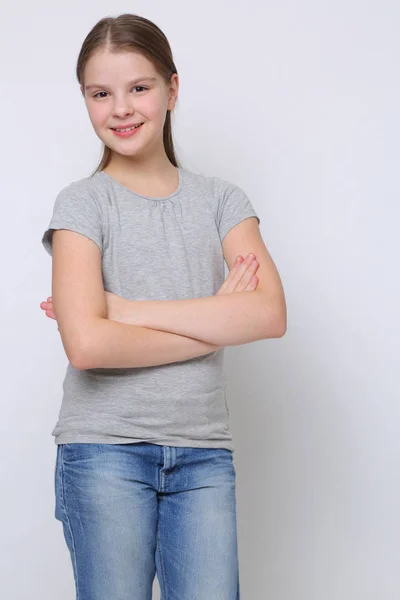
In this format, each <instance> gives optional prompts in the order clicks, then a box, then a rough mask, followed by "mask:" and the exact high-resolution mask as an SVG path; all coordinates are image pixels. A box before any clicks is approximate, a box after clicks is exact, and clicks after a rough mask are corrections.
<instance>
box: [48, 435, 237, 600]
mask: <svg viewBox="0 0 400 600" xmlns="http://www.w3.org/2000/svg"><path fill="white" fill-rule="evenodd" d="M235 485H236V472H235V467H234V464H233V456H232V451H231V450H228V449H224V448H191V447H190V448H189V447H176V446H162V445H158V444H151V443H147V442H139V443H134V444H92V443H79V444H78V443H74V444H61V445H58V446H57V461H56V468H55V492H56V506H55V517H56V519H58V520H60V521H61V522H62V524H63V530H64V536H65V540H66V543H67V546H68V549H69V551H70V554H71V560H72V566H73V571H74V579H75V586H76V598H77V600H151V597H152V586H153V581H154V577H155V574H156V573H157V579H158V582H159V586H160V590H161V599H162V600H239V598H240V595H239V569H238V548H237V527H236V491H235Z"/></svg>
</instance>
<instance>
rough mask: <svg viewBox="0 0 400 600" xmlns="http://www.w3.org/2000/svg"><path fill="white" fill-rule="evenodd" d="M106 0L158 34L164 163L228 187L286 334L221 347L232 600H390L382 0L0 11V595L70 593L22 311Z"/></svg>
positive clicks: (53, 336)
mask: <svg viewBox="0 0 400 600" xmlns="http://www.w3.org/2000/svg"><path fill="white" fill-rule="evenodd" d="M124 12H135V13H137V14H139V15H142V16H145V17H147V18H149V19H151V20H153V21H155V23H156V24H157V25H159V26H160V27H161V29H162V30H163V31H164V32H165V34H166V35H167V37H168V38H169V40H170V43H171V46H172V50H173V54H174V59H175V62H176V65H177V69H178V73H179V75H180V94H179V101H178V104H177V108H176V113H175V116H174V117H173V124H174V132H175V134H174V135H175V142H176V150H177V154H178V157H179V159H180V160H181V161H182V163H183V166H184V167H186V168H188V169H191V170H193V171H196V172H199V173H202V174H205V175H217V176H219V177H223V178H225V179H227V180H229V181H232V182H234V183H236V184H237V185H239V186H241V187H242V188H243V189H244V190H245V191H246V193H247V194H248V196H249V197H250V199H251V201H252V203H253V204H254V207H255V209H256V211H257V212H258V214H259V216H260V218H261V224H260V228H261V232H262V235H263V238H264V240H265V243H266V245H267V247H268V249H269V251H270V252H271V255H272V257H273V259H274V261H275V262H276V264H277V267H278V270H279V273H280V275H281V278H282V282H283V285H284V289H285V293H286V300H287V306H288V330H287V333H286V335H285V336H284V337H283V338H280V339H272V340H262V341H259V342H256V343H252V344H248V345H243V346H236V347H229V348H227V349H226V351H225V368H226V372H227V375H228V380H229V383H228V401H229V407H230V418H231V428H232V432H233V436H234V443H235V448H236V449H235V453H234V460H235V465H236V470H237V503H238V531H239V560H240V579H241V593H242V598H243V600H269V599H271V600H398V598H399V597H400V570H399V568H398V567H399V553H400V547H399V544H400V527H399V523H400V517H399V506H400V486H399V462H400V461H399V457H400V436H399V420H400V402H399V400H400V387H399V379H398V373H397V372H396V367H397V368H398V366H399V350H400V345H399V338H400V335H399V334H400V327H399V316H398V307H399V302H400V297H399V296H400V294H399V258H400V252H399V250H400V248H399V233H398V228H399V217H400V212H399V191H400V186H399V160H400V151H399V138H400V119H399V106H400V87H399V79H398V74H399V57H400V53H399V50H400V43H399V39H400V38H399V18H400V9H399V5H398V3H397V2H395V0H392V1H390V0H381V1H380V2H378V0H375V1H374V0H371V1H370V2H365V1H364V2H362V1H361V0H335V1H333V0H331V1H322V2H321V1H319V0H303V2H296V1H295V0H287V1H285V2H281V1H278V0H276V1H275V2H272V1H269V2H268V1H267V2H261V0H253V1H249V0H247V1H246V2H244V1H242V2H228V1H226V2H224V1H222V0H212V1H210V0H203V2H202V3H192V2H187V1H183V0H181V1H177V0H170V1H169V2H161V1H160V2H151V1H149V0H146V1H136V2H134V3H132V2H122V1H119V2H118V1H114V2H104V1H100V0H98V1H96V2H85V3H83V4H82V3H81V2H77V1H76V0H74V1H70V2H69V3H67V4H66V3H64V2H50V1H47V2H44V1H39V2H34V3H32V4H28V3H27V2H26V3H25V4H24V5H23V4H21V3H8V4H7V5H5V6H4V7H3V11H2V13H3V14H2V21H1V30H2V31H1V36H0V40H1V41H0V44H1V48H0V49H1V56H2V69H1V70H2V94H1V96H0V103H1V126H2V144H1V146H2V147H1V154H2V157H1V164H2V173H1V191H2V194H1V196H2V206H3V225H2V235H1V242H0V243H1V256H2V286H1V304H2V306H1V313H2V327H1V331H2V340H3V343H2V353H3V356H2V367H3V391H2V393H1V398H2V415H3V417H2V419H1V430H0V434H1V440H2V450H1V452H2V460H1V474H0V475H1V490H2V492H1V537H2V544H1V549H0V564H1V571H2V572H1V574H0V575H1V577H0V581H1V594H2V597H4V598H7V600H32V599H33V600H39V599H40V600H54V599H55V598H56V599H57V600H71V599H72V598H73V597H74V584H73V574H72V566H71V564H70V558H69V554H68V550H67V547H66V545H65V542H64V539H63V534H62V525H61V523H59V522H58V521H56V520H55V519H54V491H53V472H54V465H55V455H56V446H55V444H54V439H53V438H52V436H51V430H52V428H53V426H54V425H55V422H56V420H57V417H58V411H59V408H60V403H61V396H62V380H63V377H64V374H65V369H66V366H67V358H66V355H65V353H64V350H63V347H62V344H61V340H60V337H59V333H58V331H57V326H56V323H55V321H53V320H51V319H48V318H47V317H46V316H45V314H44V312H43V311H42V310H41V309H40V307H39V304H40V302H41V301H42V300H44V299H46V298H47V296H49V295H51V258H50V257H49V255H48V254H47V253H46V252H45V250H44V248H43V247H42V245H41V237H42V234H43V232H44V230H45V228H46V227H47V224H48V222H49V220H50V217H51V213H52V209H53V204H54V200H55V196H56V194H57V193H58V192H59V191H60V189H61V188H62V187H64V186H66V185H67V184H69V183H70V182H71V181H73V180H77V179H80V178H82V177H86V176H88V175H89V174H90V173H91V172H92V171H93V169H94V168H95V167H96V165H97V162H98V159H99V158H100V151H101V142H100V140H99V139H98V138H97V137H96V135H95V134H94V132H93V130H92V126H91V124H90V122H89V118H88V115H87V112H86V108H85V105H84V101H83V98H82V97H81V95H80V91H79V85H78V83H77V81H76V79H75V71H74V69H75V61H76V58H77V55H78V52H79V49H80V46H81V43H82V42H83V39H84V37H85V36H86V34H87V33H88V32H89V30H90V29H91V27H92V26H93V25H94V24H95V22H97V21H98V20H99V19H100V18H102V17H104V16H107V15H108V16H117V15H118V14H121V13H124ZM171 268H172V270H173V265H171ZM171 276H173V273H171ZM154 590H155V594H154V596H155V598H156V599H157V598H159V591H158V584H157V581H156V580H155V583H154ZM204 600H212V598H209V599H204Z"/></svg>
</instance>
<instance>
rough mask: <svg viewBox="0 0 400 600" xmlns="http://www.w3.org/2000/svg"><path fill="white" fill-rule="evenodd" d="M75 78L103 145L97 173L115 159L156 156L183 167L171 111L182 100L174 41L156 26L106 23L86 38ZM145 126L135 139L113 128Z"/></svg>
mask: <svg viewBox="0 0 400 600" xmlns="http://www.w3.org/2000/svg"><path fill="white" fill-rule="evenodd" d="M76 75H77V78H78V81H79V83H80V86H81V91H82V94H83V96H84V99H85V103H86V107H87V110H88V113H89V118H90V121H91V123H92V125H93V128H94V130H95V132H96V134H97V136H98V137H99V138H100V139H101V141H102V142H103V143H104V149H103V156H102V158H101V160H100V163H99V165H98V167H97V169H96V171H95V172H97V171H101V170H102V169H104V168H105V167H106V166H107V165H108V164H109V163H110V161H111V159H112V157H113V156H115V155H116V154H117V155H119V156H126V157H127V158H128V160H130V158H131V159H132V160H135V159H140V160H146V159H147V158H148V157H150V156H152V157H153V158H154V157H157V158H160V157H161V156H164V157H165V156H166V157H167V159H168V160H169V161H170V162H171V163H172V164H173V165H174V166H175V167H178V166H179V164H178V161H177V159H176V156H175V151H174V146H173V140H172V127H171V111H172V110H173V108H174V106H175V103H176V100H177V96H178V84H179V82H178V74H177V70H176V67H175V64H174V61H173V58H172V51H171V48H170V45H169V42H168V40H167V38H166V37H165V35H164V34H163V32H162V31H161V30H160V29H159V28H158V27H157V26H156V25H155V24H154V23H152V22H151V21H149V20H148V19H145V18H144V17H139V16H137V15H132V14H123V15H119V16H118V17H106V18H104V19H101V20H100V21H99V22H98V23H96V25H95V26H94V27H93V29H92V30H91V31H90V32H89V34H88V35H87V36H86V38H85V40H84V42H83V44H82V48H81V50H80V53H79V56H78V62H77V66H76ZM130 123H135V124H137V123H143V125H142V126H141V127H140V128H139V130H138V131H137V133H136V134H134V135H132V136H131V137H125V138H122V137H119V136H117V135H116V134H115V133H114V131H113V128H116V127H118V128H122V127H124V126H126V125H127V124H130Z"/></svg>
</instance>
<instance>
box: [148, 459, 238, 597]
mask: <svg viewBox="0 0 400 600" xmlns="http://www.w3.org/2000/svg"><path fill="white" fill-rule="evenodd" d="M175 452H176V454H175V455H173V456H175V457H176V460H175V462H174V465H172V464H171V463H172V462H173V461H170V462H169V467H170V468H169V469H168V471H167V472H166V473H165V474H164V486H163V491H162V492H161V493H160V494H159V522H158V546H157V557H156V563H157V575H158V579H159V582H160V588H161V591H162V599H163V600H205V599H211V598H212V600H239V598H240V596H239V570H238V548H237V526H236V497H235V480H236V473H235V469H234V465H233V458H232V452H230V451H229V450H226V449H217V448H215V449H214V448H206V449H203V448H184V449H182V448H180V449H177V448H176V449H175Z"/></svg>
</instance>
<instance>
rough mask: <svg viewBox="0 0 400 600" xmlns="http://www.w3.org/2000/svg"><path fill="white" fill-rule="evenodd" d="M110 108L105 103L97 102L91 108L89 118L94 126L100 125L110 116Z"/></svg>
mask: <svg viewBox="0 0 400 600" xmlns="http://www.w3.org/2000/svg"><path fill="white" fill-rule="evenodd" d="M109 112H110V111H109V109H108V108H107V106H106V105H105V104H95V105H92V106H91V107H90V108H89V118H90V120H91V122H92V125H93V127H100V126H101V125H103V124H104V123H105V122H106V121H107V119H108V118H109Z"/></svg>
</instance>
